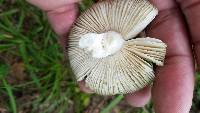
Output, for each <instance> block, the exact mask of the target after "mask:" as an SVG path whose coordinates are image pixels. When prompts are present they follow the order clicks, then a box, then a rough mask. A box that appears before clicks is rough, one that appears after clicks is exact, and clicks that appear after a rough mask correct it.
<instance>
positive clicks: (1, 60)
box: [0, 0, 200, 113]
mask: <svg viewBox="0 0 200 113" xmlns="http://www.w3.org/2000/svg"><path fill="white" fill-rule="evenodd" d="M91 3H92V1H90V0H85V1H84V2H83V3H82V4H80V10H81V11H83V10H85V9H86V8H87V7H88V6H89V5H91ZM199 106H200V75H199V74H196V88H195V94H194V100H193V106H192V110H191V113H199V112H200V108H199ZM0 113H153V108H152V104H151V103H149V104H148V105H146V106H145V107H143V108H134V107H131V106H129V105H128V104H127V103H126V102H125V101H124V100H123V96H122V95H117V96H113V97H103V96H98V95H95V94H92V95H89V94H85V93H82V92H81V91H80V90H79V88H78V86H77V84H76V82H75V80H74V75H73V73H72V72H71V69H70V67H69V62H68V60H67V59H66V57H65V55H64V54H63V52H62V49H61V47H60V45H59V44H58V43H57V35H56V34H55V33H54V32H53V31H52V29H51V27H50V25H49V23H48V21H47V18H46V15H45V13H43V12H42V11H40V10H39V9H37V8H35V7H33V6H31V5H30V4H28V3H26V1H24V0H0Z"/></svg>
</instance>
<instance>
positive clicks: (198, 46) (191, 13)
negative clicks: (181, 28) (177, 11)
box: [177, 0, 200, 71]
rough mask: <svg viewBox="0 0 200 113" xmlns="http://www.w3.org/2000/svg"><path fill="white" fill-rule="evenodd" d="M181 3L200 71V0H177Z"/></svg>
mask: <svg viewBox="0 0 200 113" xmlns="http://www.w3.org/2000/svg"><path fill="white" fill-rule="evenodd" d="M177 1H178V2H179V3H180V6H181V8H182V11H183V12H184V15H185V17H186V20H187V22H188V25H189V28H190V34H191V36H192V37H191V39H192V43H193V45H194V50H195V53H196V60H197V62H198V70H199V71H200V32H199V30H200V22H199V20H200V13H199V11H200V1H199V0H177Z"/></svg>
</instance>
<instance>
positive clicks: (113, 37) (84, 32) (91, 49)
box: [68, 0, 167, 95]
mask: <svg viewBox="0 0 200 113" xmlns="http://www.w3.org/2000/svg"><path fill="white" fill-rule="evenodd" d="M157 14H158V10H157V9H156V8H155V7H154V6H153V5H151V4H150V3H149V2H148V0H104V1H102V2H98V3H96V4H94V5H93V6H92V7H91V8H89V9H88V10H87V11H85V12H84V13H82V14H81V16H80V17H79V18H78V19H77V21H76V22H75V24H74V26H73V27H72V29H71V32H70V34H69V41H68V42H69V44H68V56H69V60H70V64H71V67H72V69H73V72H74V74H75V76H76V79H77V81H81V80H85V83H86V85H87V86H88V87H89V88H90V89H92V90H93V91H94V92H96V93H98V94H101V95H115V94H126V93H132V92H135V91H138V90H140V89H142V88H144V87H146V86H148V85H150V84H152V82H153V80H154V78H155V75H154V70H153V64H156V65H158V66H163V65H164V59H165V55H166V48H167V45H166V44H165V43H163V42H162V41H161V40H159V39H156V38H150V37H136V36H138V34H139V33H141V32H142V31H143V30H144V29H145V27H146V26H147V25H148V24H149V23H150V22H151V21H152V20H153V19H154V18H155V17H156V15H157ZM157 38H158V37H157Z"/></svg>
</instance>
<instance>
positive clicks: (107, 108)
mask: <svg viewBox="0 0 200 113" xmlns="http://www.w3.org/2000/svg"><path fill="white" fill-rule="evenodd" d="M123 98H124V96H123V95H119V96H117V97H116V98H115V99H114V100H112V102H111V103H110V104H109V105H108V106H106V107H105V108H104V109H103V110H102V111H101V112H100V113H109V112H110V111H111V110H112V109H113V108H114V107H115V106H116V105H117V104H118V103H119V102H120V101H121V100H122V99H123Z"/></svg>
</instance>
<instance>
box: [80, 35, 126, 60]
mask: <svg viewBox="0 0 200 113" xmlns="http://www.w3.org/2000/svg"><path fill="white" fill-rule="evenodd" d="M124 42H125V40H124V39H123V38H122V36H121V35H120V34H119V33H117V32H115V31H108V32H106V33H102V34H97V33H87V34H85V35H83V36H81V38H80V40H79V47H80V48H82V49H84V50H85V51H86V52H91V54H92V57H94V58H105V57H107V56H110V55H113V54H115V53H116V52H117V51H119V50H120V49H121V48H122V46H123V44H124Z"/></svg>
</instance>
